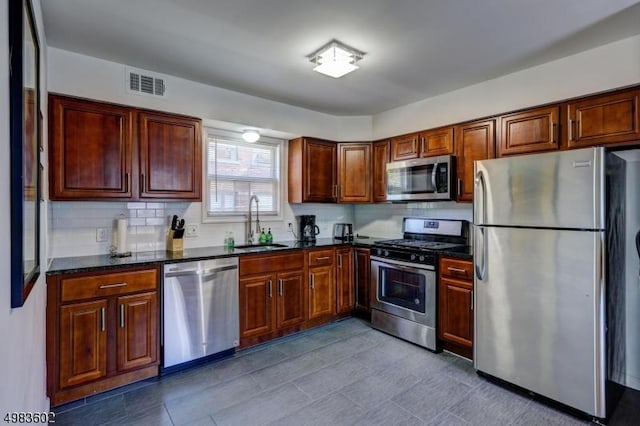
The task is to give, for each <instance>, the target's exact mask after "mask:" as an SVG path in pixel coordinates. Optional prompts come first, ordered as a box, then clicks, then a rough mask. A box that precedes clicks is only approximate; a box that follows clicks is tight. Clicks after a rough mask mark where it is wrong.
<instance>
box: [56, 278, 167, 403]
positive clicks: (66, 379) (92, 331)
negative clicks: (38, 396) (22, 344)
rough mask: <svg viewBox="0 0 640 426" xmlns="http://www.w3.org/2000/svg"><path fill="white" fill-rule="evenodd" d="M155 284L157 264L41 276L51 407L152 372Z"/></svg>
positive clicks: (155, 366) (154, 365)
mask: <svg viewBox="0 0 640 426" xmlns="http://www.w3.org/2000/svg"><path fill="white" fill-rule="evenodd" d="M158 282H159V267H153V268H131V269H125V270H118V272H98V273H78V274H67V275H50V276H48V277H47V392H48V395H49V397H50V398H51V405H52V406H56V405H60V404H62V403H65V402H69V401H72V400H75V399H79V398H82V397H85V396H88V395H91V394H93V393H96V392H100V391H104V390H107V389H110V388H114V387H117V386H122V385H124V384H127V383H130V382H133V381H136V380H141V379H144V378H147V377H152V376H155V375H157V374H158V364H159V356H158V353H159V339H158V336H159V312H158Z"/></svg>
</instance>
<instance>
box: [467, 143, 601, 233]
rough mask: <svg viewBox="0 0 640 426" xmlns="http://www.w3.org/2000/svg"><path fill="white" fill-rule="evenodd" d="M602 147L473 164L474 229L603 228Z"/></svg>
mask: <svg viewBox="0 0 640 426" xmlns="http://www.w3.org/2000/svg"><path fill="white" fill-rule="evenodd" d="M603 156H604V151H603V148H586V149H577V150H571V151H565V152H552V153H546V154H536V155H522V156H517V157H507V158H499V159H493V160H484V161H476V163H475V165H474V172H475V187H474V194H473V197H474V205H473V215H474V219H473V222H474V224H476V225H502V226H528V227H540V228H567V229H604V220H605V215H604V176H605V173H604V161H603V158H604V157H603Z"/></svg>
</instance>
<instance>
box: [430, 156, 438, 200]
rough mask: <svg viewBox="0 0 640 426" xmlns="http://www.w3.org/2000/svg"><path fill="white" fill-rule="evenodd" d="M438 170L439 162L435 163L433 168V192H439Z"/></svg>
mask: <svg viewBox="0 0 640 426" xmlns="http://www.w3.org/2000/svg"><path fill="white" fill-rule="evenodd" d="M437 171H438V163H434V165H433V170H431V185H432V186H433V193H434V194H437V193H438V182H437V181H436V172H437Z"/></svg>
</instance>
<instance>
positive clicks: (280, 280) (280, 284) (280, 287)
mask: <svg viewBox="0 0 640 426" xmlns="http://www.w3.org/2000/svg"><path fill="white" fill-rule="evenodd" d="M278 294H279V295H280V296H282V279H279V280H278Z"/></svg>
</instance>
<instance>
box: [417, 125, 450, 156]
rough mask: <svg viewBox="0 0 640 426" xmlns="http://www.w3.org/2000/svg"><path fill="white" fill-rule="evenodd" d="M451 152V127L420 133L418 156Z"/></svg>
mask: <svg viewBox="0 0 640 426" xmlns="http://www.w3.org/2000/svg"><path fill="white" fill-rule="evenodd" d="M448 154H453V127H442V128H440V129H433V130H428V131H425V132H421V133H420V157H433V156H436V155H448Z"/></svg>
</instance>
